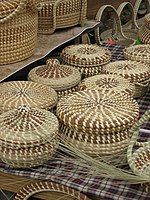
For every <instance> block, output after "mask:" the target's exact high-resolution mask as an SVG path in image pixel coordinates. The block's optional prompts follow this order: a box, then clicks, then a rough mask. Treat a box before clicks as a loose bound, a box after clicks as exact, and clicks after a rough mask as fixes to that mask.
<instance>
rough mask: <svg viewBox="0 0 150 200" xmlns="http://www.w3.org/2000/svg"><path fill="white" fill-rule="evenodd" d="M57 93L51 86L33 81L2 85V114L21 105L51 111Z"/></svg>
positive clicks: (0, 110) (0, 87)
mask: <svg viewBox="0 0 150 200" xmlns="http://www.w3.org/2000/svg"><path fill="white" fill-rule="evenodd" d="M56 103H57V93H56V92H55V90H54V89H52V88H51V87H49V86H46V85H43V84H39V83H34V82H31V81H10V82H4V83H1V84H0V113H2V112H5V111H7V110H10V109H13V108H17V107H18V106H20V105H30V106H32V107H38V108H45V109H51V108H53V107H54V106H55V105H56Z"/></svg>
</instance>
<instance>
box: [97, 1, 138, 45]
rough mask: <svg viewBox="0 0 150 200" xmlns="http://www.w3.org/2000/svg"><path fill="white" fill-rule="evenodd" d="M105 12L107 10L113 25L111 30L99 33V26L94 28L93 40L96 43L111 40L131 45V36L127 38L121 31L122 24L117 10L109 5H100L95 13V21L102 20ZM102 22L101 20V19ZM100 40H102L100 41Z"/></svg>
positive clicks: (132, 41)
mask: <svg viewBox="0 0 150 200" xmlns="http://www.w3.org/2000/svg"><path fill="white" fill-rule="evenodd" d="M105 12H108V14H109V15H110V19H112V21H113V23H114V25H113V27H114V28H113V29H112V32H111V33H110V30H108V31H105V32H103V34H102V33H100V28H99V27H98V28H96V29H95V31H94V32H95V40H96V43H97V44H101V43H102V42H103V43H107V42H108V41H109V40H111V41H112V42H113V43H115V44H120V45H133V44H134V43H135V41H134V40H133V39H131V38H127V37H126V36H125V35H124V34H123V32H122V26H121V20H120V17H119V15H118V13H117V10H116V9H115V8H114V7H113V6H110V5H104V6H102V7H100V9H99V10H98V12H97V15H96V21H102V17H103V15H104V13H105ZM102 22H103V21H102ZM101 40H102V41H101Z"/></svg>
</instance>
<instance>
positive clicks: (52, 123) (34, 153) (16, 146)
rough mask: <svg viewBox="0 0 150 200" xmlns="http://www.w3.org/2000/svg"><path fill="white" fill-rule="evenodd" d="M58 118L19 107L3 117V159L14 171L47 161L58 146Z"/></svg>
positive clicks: (0, 117)
mask: <svg viewBox="0 0 150 200" xmlns="http://www.w3.org/2000/svg"><path fill="white" fill-rule="evenodd" d="M58 127H59V123H58V120H57V117H56V116H55V115H54V114H53V113H51V112H49V111H46V110H44V109H38V108H31V107H29V106H20V107H19V108H18V109H12V110H10V111H7V112H5V113H3V114H1V115H0V145H1V148H0V158H1V160H3V161H4V162H6V163H7V164H9V165H12V166H14V167H33V166H36V165H39V164H42V163H43V162H44V161H46V160H48V159H49V158H50V157H51V156H52V154H53V153H54V152H55V150H56V147H57V145H58V138H57V136H58Z"/></svg>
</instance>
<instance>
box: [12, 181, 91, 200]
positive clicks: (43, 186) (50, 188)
mask: <svg viewBox="0 0 150 200" xmlns="http://www.w3.org/2000/svg"><path fill="white" fill-rule="evenodd" d="M39 192H51V194H53V193H54V196H55V199H62V200H66V199H67V200H74V199H76V200H90V199H89V198H88V197H87V196H86V195H84V194H82V193H81V192H79V191H77V190H74V189H72V188H69V187H67V186H64V185H61V184H58V183H54V182H48V181H38V182H33V183H29V184H26V185H24V186H23V187H22V188H21V189H20V190H19V191H18V192H17V194H16V196H15V198H14V200H27V199H29V197H31V196H32V195H34V194H37V193H39Z"/></svg>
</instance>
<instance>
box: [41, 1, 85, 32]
mask: <svg viewBox="0 0 150 200" xmlns="http://www.w3.org/2000/svg"><path fill="white" fill-rule="evenodd" d="M41 2H42V9H41V10H40V11H39V13H38V33H39V34H51V33H53V32H54V31H55V29H59V28H67V27H71V26H75V25H78V24H81V25H82V24H83V23H84V20H85V18H86V11H87V0H41Z"/></svg>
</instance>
